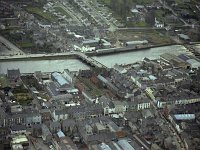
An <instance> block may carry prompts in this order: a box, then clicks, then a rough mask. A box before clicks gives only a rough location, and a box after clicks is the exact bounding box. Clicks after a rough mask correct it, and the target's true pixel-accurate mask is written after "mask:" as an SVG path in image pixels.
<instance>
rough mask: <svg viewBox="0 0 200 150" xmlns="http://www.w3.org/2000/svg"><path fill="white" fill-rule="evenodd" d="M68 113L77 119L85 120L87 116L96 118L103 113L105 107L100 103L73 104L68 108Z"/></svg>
mask: <svg viewBox="0 0 200 150" xmlns="http://www.w3.org/2000/svg"><path fill="white" fill-rule="evenodd" d="M68 114H69V117H70V118H73V119H75V120H83V119H86V118H95V117H100V116H102V115H103V109H102V107H101V106H100V105H97V104H94V105H87V106H84V105H80V106H72V107H70V108H69V109H68Z"/></svg>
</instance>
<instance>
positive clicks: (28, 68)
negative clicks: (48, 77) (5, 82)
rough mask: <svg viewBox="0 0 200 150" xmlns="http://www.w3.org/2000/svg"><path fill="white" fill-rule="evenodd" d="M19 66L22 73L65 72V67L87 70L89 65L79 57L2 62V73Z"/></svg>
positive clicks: (0, 64) (71, 69) (0, 71)
mask: <svg viewBox="0 0 200 150" xmlns="http://www.w3.org/2000/svg"><path fill="white" fill-rule="evenodd" d="M17 68H19V69H20V72H21V73H34V72H35V71H42V72H53V71H60V72H63V70H64V69H69V70H70V71H78V70H79V69H82V70H87V69H89V66H87V65H86V64H84V63H82V62H81V61H80V60H78V59H68V60H37V61H32V60H31V61H14V62H0V73H3V74H6V73H7V69H17Z"/></svg>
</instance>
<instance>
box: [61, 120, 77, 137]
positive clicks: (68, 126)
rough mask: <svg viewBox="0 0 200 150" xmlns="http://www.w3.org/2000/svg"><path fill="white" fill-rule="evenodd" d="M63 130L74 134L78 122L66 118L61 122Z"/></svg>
mask: <svg viewBox="0 0 200 150" xmlns="http://www.w3.org/2000/svg"><path fill="white" fill-rule="evenodd" d="M61 127H62V131H63V132H64V133H65V134H66V135H67V134H72V133H73V131H74V130H75V128H76V122H75V120H74V119H66V120H63V121H62V123H61Z"/></svg>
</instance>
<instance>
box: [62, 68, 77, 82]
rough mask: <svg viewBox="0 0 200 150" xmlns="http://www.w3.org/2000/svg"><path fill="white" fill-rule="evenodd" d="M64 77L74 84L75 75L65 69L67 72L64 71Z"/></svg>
mask: <svg viewBox="0 0 200 150" xmlns="http://www.w3.org/2000/svg"><path fill="white" fill-rule="evenodd" d="M63 76H64V77H65V78H66V79H67V81H68V82H69V83H70V84H73V78H74V75H73V74H72V73H71V72H70V71H69V70H68V69H65V70H64V71H63Z"/></svg>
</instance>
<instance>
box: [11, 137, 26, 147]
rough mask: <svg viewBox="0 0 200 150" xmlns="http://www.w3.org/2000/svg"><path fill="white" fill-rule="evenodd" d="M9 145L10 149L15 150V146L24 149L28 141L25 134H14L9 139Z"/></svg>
mask: <svg viewBox="0 0 200 150" xmlns="http://www.w3.org/2000/svg"><path fill="white" fill-rule="evenodd" d="M10 145H11V149H12V150H16V149H15V148H16V147H18V148H22V149H23V150H26V149H28V147H29V141H28V139H27V137H26V135H16V136H14V137H13V138H12V139H11V142H10Z"/></svg>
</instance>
